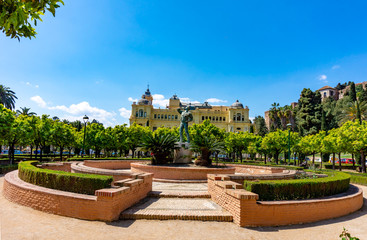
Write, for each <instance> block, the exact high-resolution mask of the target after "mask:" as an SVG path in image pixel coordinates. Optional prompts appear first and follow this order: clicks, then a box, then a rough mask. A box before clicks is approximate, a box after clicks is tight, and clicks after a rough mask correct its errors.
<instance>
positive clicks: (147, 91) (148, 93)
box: [145, 87, 151, 97]
mask: <svg viewBox="0 0 367 240" xmlns="http://www.w3.org/2000/svg"><path fill="white" fill-rule="evenodd" d="M150 95H151V94H150V90H149V87H148V89H147V90H146V91H145V96H147V97H150Z"/></svg>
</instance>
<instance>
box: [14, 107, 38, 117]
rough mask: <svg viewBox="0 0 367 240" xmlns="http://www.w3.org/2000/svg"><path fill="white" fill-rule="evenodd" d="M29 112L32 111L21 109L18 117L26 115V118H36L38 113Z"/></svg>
mask: <svg viewBox="0 0 367 240" xmlns="http://www.w3.org/2000/svg"><path fill="white" fill-rule="evenodd" d="M29 110H31V109H30V108H27V107H24V108H22V107H21V108H20V110H17V115H18V116H19V115H24V116H36V115H37V113H35V112H29Z"/></svg>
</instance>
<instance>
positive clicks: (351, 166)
mask: <svg viewBox="0 0 367 240" xmlns="http://www.w3.org/2000/svg"><path fill="white" fill-rule="evenodd" d="M358 166H359V165H358V164H355V165H354V167H353V164H342V169H349V170H356V169H357V168H358ZM324 167H325V168H326V169H333V164H331V163H325V164H324ZM335 169H339V163H335Z"/></svg>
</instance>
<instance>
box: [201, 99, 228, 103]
mask: <svg viewBox="0 0 367 240" xmlns="http://www.w3.org/2000/svg"><path fill="white" fill-rule="evenodd" d="M206 102H208V103H226V102H227V101H226V100H221V99H218V98H208V99H207V100H206Z"/></svg>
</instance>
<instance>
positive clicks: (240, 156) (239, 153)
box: [238, 152, 242, 163]
mask: <svg viewBox="0 0 367 240" xmlns="http://www.w3.org/2000/svg"><path fill="white" fill-rule="evenodd" d="M238 154H239V155H240V161H241V163H242V153H241V152H239V153H238Z"/></svg>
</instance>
